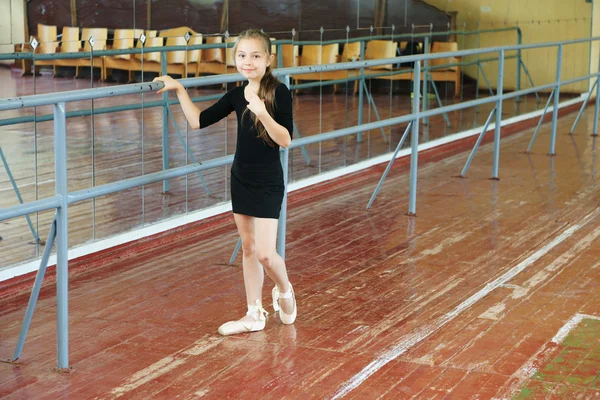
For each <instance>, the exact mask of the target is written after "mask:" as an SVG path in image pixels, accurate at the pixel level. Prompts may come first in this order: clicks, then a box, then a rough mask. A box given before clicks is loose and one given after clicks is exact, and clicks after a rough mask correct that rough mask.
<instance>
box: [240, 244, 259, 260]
mask: <svg viewBox="0 0 600 400" xmlns="http://www.w3.org/2000/svg"><path fill="white" fill-rule="evenodd" d="M242 253H243V254H244V257H252V256H254V255H255V253H256V247H255V246H254V240H249V241H248V242H244V241H242Z"/></svg>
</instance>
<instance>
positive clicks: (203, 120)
mask: <svg viewBox="0 0 600 400" xmlns="http://www.w3.org/2000/svg"><path fill="white" fill-rule="evenodd" d="M246 85H247V82H246V83H245V84H244V85H243V86H238V87H236V88H234V89H231V90H230V91H228V92H227V93H225V95H223V97H221V99H219V101H218V102H216V103H215V104H213V105H212V106H210V107H209V108H207V109H206V110H204V111H202V112H201V113H200V128H201V129H202V128H205V127H207V126H209V125H212V124H214V123H215V122H218V121H220V120H221V119H223V118H225V117H226V116H227V115H229V114H230V113H231V112H232V111H235V113H236V115H237V122H238V129H237V143H236V148H235V156H234V159H233V165H232V166H231V203H232V208H233V212H234V213H236V214H243V215H249V216H252V217H257V218H274V219H278V218H279V212H280V211H281V203H282V201H283V194H284V191H285V187H284V181H283V169H282V168H281V162H280V160H279V146H278V145H277V144H275V146H271V145H269V144H268V143H266V142H265V141H264V140H263V139H262V138H259V137H258V132H257V131H256V129H255V128H254V122H253V121H252V117H251V112H250V111H248V112H246V113H244V110H245V109H246V106H247V105H248V102H247V101H246V98H245V97H244V88H245V87H246ZM242 116H243V120H242ZM274 119H275V121H277V123H279V124H280V125H281V126H283V127H285V128H286V129H287V130H288V132H289V133H290V138H291V137H292V132H293V117H292V96H291V93H290V91H289V89H288V88H287V86H285V85H284V84H282V83H280V84H279V85H278V86H277V88H276V90H275V115H274Z"/></svg>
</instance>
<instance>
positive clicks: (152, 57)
mask: <svg viewBox="0 0 600 400" xmlns="http://www.w3.org/2000/svg"><path fill="white" fill-rule="evenodd" d="M163 41H164V38H161V37H147V38H146V43H145V44H144V48H148V47H162V46H163ZM137 47H142V42H140V41H139V40H138V43H137ZM161 54H162V53H160V52H152V53H146V52H145V51H144V62H147V61H151V62H157V63H159V62H160V57H161ZM134 57H135V59H136V60H138V61H141V60H142V55H141V54H136V55H135V56H134Z"/></svg>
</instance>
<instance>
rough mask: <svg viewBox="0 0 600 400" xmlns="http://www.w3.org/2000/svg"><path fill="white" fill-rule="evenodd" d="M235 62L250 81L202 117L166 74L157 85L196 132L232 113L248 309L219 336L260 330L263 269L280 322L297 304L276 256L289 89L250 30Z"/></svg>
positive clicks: (267, 45)
mask: <svg viewBox="0 0 600 400" xmlns="http://www.w3.org/2000/svg"><path fill="white" fill-rule="evenodd" d="M233 53H234V55H235V63H236V67H237V70H238V72H239V73H240V74H242V75H243V76H244V78H246V79H247V80H248V82H245V83H244V84H243V85H242V86H239V87H236V88H234V89H232V90H230V91H228V92H227V93H225V95H224V96H223V97H222V98H221V99H220V100H219V101H218V102H217V103H215V104H213V105H212V106H210V107H209V108H207V109H206V110H204V111H202V112H200V109H199V108H198V107H196V106H195V105H194V103H192V101H191V99H190V97H189V96H188V94H187V93H186V91H185V89H184V88H183V86H182V85H181V83H179V82H178V81H176V80H174V79H173V78H171V77H170V76H161V77H158V78H156V79H155V81H161V82H163V83H164V85H165V86H164V88H162V89H160V90H159V91H158V92H157V93H162V92H164V91H166V90H175V91H176V93H177V97H178V98H179V102H180V103H181V107H182V108H183V112H184V114H185V116H186V118H187V120H188V122H189V123H190V125H191V126H192V128H193V129H199V128H200V129H201V128H205V127H207V126H209V125H212V124H214V123H215V122H218V121H220V120H221V119H223V118H225V117H227V115H229V114H230V113H231V112H233V111H235V112H236V115H237V122H238V130H237V144H236V150H235V156H234V161H233V165H232V167H231V202H232V206H233V207H232V208H233V216H234V218H235V223H236V226H237V229H238V232H239V234H240V237H241V238H242V252H243V261H242V265H243V270H244V285H245V288H246V300H247V303H248V312H247V313H246V315H245V316H244V317H243V318H241V319H240V320H238V321H231V322H227V323H225V324H223V325H221V327H219V333H220V334H221V335H233V334H237V333H242V332H253V331H260V330H262V329H264V327H265V323H266V316H267V314H268V313H267V312H266V311H265V310H264V309H263V307H262V287H263V281H264V272H263V267H264V270H265V271H266V272H267V274H268V275H269V277H271V279H273V281H274V282H275V285H276V286H275V287H274V288H273V291H272V295H273V308H274V310H275V312H277V311H279V317H280V319H281V322H283V323H284V324H292V323H293V322H294V320H295V319H296V312H297V308H296V299H295V296H294V291H293V288H292V285H291V283H290V282H289V280H288V276H287V271H286V266H285V262H284V261H283V259H282V258H281V257H280V256H279V254H277V252H276V249H275V246H276V238H277V220H278V218H279V212H280V210H281V203H282V200H283V194H284V190H285V188H284V182H283V169H282V168H281V163H280V161H279V147H284V148H285V147H287V146H289V145H290V143H291V137H292V129H293V119H292V97H291V94H290V91H289V90H288V88H287V87H286V86H285V85H284V84H282V83H280V82H279V81H278V80H277V79H276V78H275V77H274V76H273V75H272V74H271V67H270V65H271V62H272V61H273V56H272V55H271V41H270V39H269V37H268V36H267V35H265V34H264V33H263V32H262V31H260V30H256V29H249V30H247V31H245V32H243V33H241V34H240V36H239V37H238V39H237V42H236V43H235V46H234V51H233Z"/></svg>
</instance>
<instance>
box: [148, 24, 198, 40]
mask: <svg viewBox="0 0 600 400" xmlns="http://www.w3.org/2000/svg"><path fill="white" fill-rule="evenodd" d="M188 32H189V34H190V35H195V34H196V32H194V30H193V29H192V28H190V27H187V26H179V27H177V28H170V29H164V30H162V31H160V32H159V33H158V36H159V37H164V38H168V37H177V36H181V37H183V36H185V34H186V33H188ZM146 36H147V35H146ZM155 36H156V35H155Z"/></svg>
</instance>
